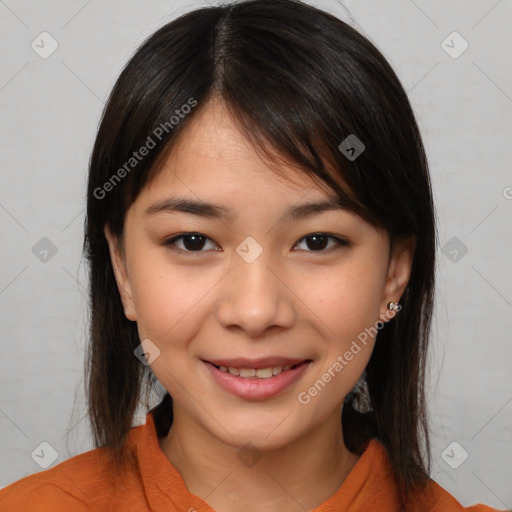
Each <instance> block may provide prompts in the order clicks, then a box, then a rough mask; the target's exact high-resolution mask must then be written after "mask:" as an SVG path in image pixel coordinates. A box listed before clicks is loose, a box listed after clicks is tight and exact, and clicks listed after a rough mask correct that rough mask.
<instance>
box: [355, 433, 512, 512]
mask: <svg viewBox="0 0 512 512" xmlns="http://www.w3.org/2000/svg"><path fill="white" fill-rule="evenodd" d="M365 454H367V455H368V456H369V457H368V459H371V460H369V462H370V463H371V466H372V469H373V470H374V472H375V470H378V471H377V472H378V474H379V478H380V475H381V474H382V471H381V470H385V471H384V474H386V475H388V476H389V478H388V480H386V482H387V485H389V486H392V487H394V489H395V491H396V490H397V489H398V485H397V482H396V479H395V477H394V475H393V476H391V474H392V473H393V471H392V469H391V464H390V461H389V455H388V452H387V448H386V447H385V445H384V444H383V443H382V441H381V440H380V439H378V438H376V437H375V438H373V439H372V440H371V441H370V443H369V445H368V447H367V452H365ZM395 496H397V495H395ZM406 510H407V512H463V511H466V512H507V511H500V510H499V509H495V508H491V507H489V506H487V505H483V504H476V505H472V506H470V507H464V506H463V505H462V504H461V503H460V502H459V501H457V499H456V498H455V497H454V496H452V495H451V494H450V493H449V492H448V491H447V490H446V489H444V488H443V487H441V486H440V485H439V484H438V483H437V482H435V481H434V480H432V479H431V480H429V481H428V483H427V485H426V487H425V488H424V489H423V490H421V491H417V492H414V493H412V495H411V496H410V498H409V500H408V503H407V505H406ZM509 512H510V511H509Z"/></svg>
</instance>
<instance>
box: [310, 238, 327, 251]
mask: <svg viewBox="0 0 512 512" xmlns="http://www.w3.org/2000/svg"><path fill="white" fill-rule="evenodd" d="M308 240H314V241H315V242H314V243H313V244H310V243H309V242H307V246H308V248H309V249H323V248H324V247H325V246H326V240H327V237H326V236H323V235H311V236H309V237H308ZM319 240H322V241H323V243H322V242H320V243H318V241H319Z"/></svg>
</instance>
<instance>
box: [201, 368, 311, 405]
mask: <svg viewBox="0 0 512 512" xmlns="http://www.w3.org/2000/svg"><path fill="white" fill-rule="evenodd" d="M231 361H235V360H231ZM237 361H240V360H237ZM244 361H245V362H244V364H243V365H242V366H231V365H232V364H233V362H230V363H229V364H219V363H220V362H221V361H205V360H204V359H203V360H202V362H203V364H204V365H205V367H206V369H207V370H208V373H209V374H210V375H211V377H213V382H215V383H216V384H217V385H218V386H219V387H220V388H221V389H223V390H224V391H227V392H228V393H229V394H231V395H235V396H237V397H239V398H242V399H245V400H266V399H269V398H272V397H274V396H276V395H278V394H280V393H281V392H283V391H284V390H286V389H287V388H290V387H291V386H292V385H293V384H294V383H296V382H297V381H298V380H299V379H301V378H302V377H303V376H304V374H305V373H306V372H307V371H308V368H309V367H310V366H311V365H312V363H313V360H312V359H301V360H297V359H295V360H289V359H288V360H286V361H284V360H283V358H281V359H280V361H281V362H285V363H286V364H276V363H275V361H277V360H276V359H275V358H274V359H273V361H274V364H273V365H269V364H268V362H263V360H259V361H258V362H253V364H252V365H251V364H248V363H247V362H246V361H247V360H244ZM266 361H268V360H266ZM290 361H291V362H290ZM222 362H228V361H227V360H224V361H222ZM244 365H245V366H244ZM255 366H257V367H255Z"/></svg>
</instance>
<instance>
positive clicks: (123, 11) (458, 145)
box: [0, 0, 512, 508]
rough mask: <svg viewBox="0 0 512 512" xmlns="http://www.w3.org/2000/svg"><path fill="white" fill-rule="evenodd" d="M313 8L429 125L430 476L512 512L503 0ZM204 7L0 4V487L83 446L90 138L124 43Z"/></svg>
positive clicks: (363, 1) (509, 85)
mask: <svg viewBox="0 0 512 512" xmlns="http://www.w3.org/2000/svg"><path fill="white" fill-rule="evenodd" d="M210 3H211V4H213V3H214V2H210ZM311 3H314V4H315V5H317V6H319V7H322V8H324V9H326V10H328V11H330V12H332V13H334V14H336V15H338V16H339V17H341V18H342V19H345V20H349V18H350V16H349V15H348V14H347V10H348V11H349V12H350V15H351V16H352V18H353V19H352V20H351V23H352V24H354V25H355V26H356V28H358V29H359V30H360V31H362V32H363V33H364V34H365V35H366V36H367V37H369V38H370V39H371V40H372V41H373V42H374V43H376V44H377V46H378V47H379V48H380V49H381V50H382V52H383V53H384V54H385V56H386V57H387V58H388V59H389V60H390V61H391V63H392V65H393V66H394V67H395V69H396V70H397V72H398V74H399V76H400V78H401V80H402V83H403V84H404V86H405V88H406V89H407V90H408V91H409V94H410V98H411V101H412V103H413V107H414V109H415V111H416V113H417V116H418V120H419V123H420V127H421V129H422V132H423V134H424V141H425V144H426V148H427V152H428V157H429V161H430V165H431V172H432V181H433V189H434V195H435V200H436V202H437V208H438V215H439V234H440V242H441V248H440V251H439V261H438V269H439V279H438V288H437V301H436V310H435V318H434V332H433V344H432V351H431V378H430V383H429V398H430V408H431V413H432V429H431V431H432V444H433V458H434V468H433V473H432V476H433V478H434V479H435V480H436V481H437V482H438V483H439V484H440V485H441V486H443V487H445V488H446V489H447V490H448V491H449V492H450V493H452V494H453V495H454V496H455V497H456V498H457V499H459V500H460V501H461V503H462V504H463V505H466V506H468V505H469V504H472V503H476V502H483V503H486V504H488V505H491V506H494V507H496V508H512V487H511V485H510V482H511V481H512V421H511V420H512V382H511V380H512V379H511V377H510V364H511V361H512V338H511V335H510V333H511V331H512V265H511V260H512V243H511V238H510V233H511V230H510V226H511V220H512V173H511V172H510V155H509V153H508V151H507V149H508V148H509V147H510V136H511V133H512V115H511V113H512V99H511V96H512V76H511V69H510V65H507V64H506V62H507V60H509V58H508V57H506V55H509V54H510V48H511V47H512V46H511V43H512V41H511V39H512V34H511V30H510V27H511V19H512V5H511V2H510V1H507V0H501V1H496V0H481V1H473V2H468V1H463V0H460V1H451V2H446V1H442V0H435V1H430V2H427V1H426V0H416V1H414V2H413V1H412V0H392V1H386V2H380V1H377V0H359V1H355V0H354V1H346V2H344V4H345V7H346V9H347V10H345V9H344V8H342V7H341V6H340V5H339V4H338V3H337V2H335V1H327V0H326V1H318V2H311ZM205 4H206V2H188V1H186V0H182V1H179V2H171V1H162V0H160V1H157V0H155V1H141V0H140V1H137V0H129V1H124V2H122V3H121V2H115V1H113V0H108V1H99V0H90V1H83V0H80V1H69V0H68V1H64V0H53V1H44V2H43V1H35V0H32V1H23V0H6V1H0V39H1V47H0V52H1V63H2V65H1V68H0V109H1V116H0V154H1V165H0V229H1V239H2V242H1V249H0V260H1V268H0V325H1V331H0V336H1V348H2V357H1V358H0V383H1V389H0V447H1V455H0V460H1V469H0V486H5V485H7V484H8V483H10V482H12V481H14V480H16V479H18V478H21V477H23V476H25V475H28V474H30V473H34V472H36V471H40V470H41V468H42V466H41V464H43V465H44V464H45V463H46V464H48V463H50V462H51V466H53V465H55V464H58V463H59V462H61V461H63V460H65V459H67V458H69V457H71V456H73V455H76V454H78V453H81V452H83V451H86V450H89V449H91V448H92V447H93V446H92V442H91V438H90V431H89V426H88V422H87V420H86V419H85V416H84V415H85V408H84V404H85V401H84V393H83V379H82V365H83V354H84V347H85V342H86V336H87V328H86V326H87V292H86V285H87V281H86V278H85V276H86V274H85V265H84V261H83V260H82V259H81V247H82V230H83V220H84V205H85V202H84V201H85V184H86V173H87V163H88V159H89V155H90V151H91V148H92V144H93V140H94V136H95V131H96V129H97V125H98V121H99V118H100V114H101V111H102V108H103V105H104V102H105V100H106V98H107V95H108V93H109V92H110V90H111V88H112V86H113V84H114V82H115V80H116V78H117V76H118V74H119V72H120V71H121V68H122V66H123V65H124V64H125V62H126V61H127V59H128V58H129V57H130V55H131V53H132V52H133V50H134V49H135V48H136V47H137V46H138V45H139V44H140V43H141V42H142V41H143V39H144V38H145V37H146V36H148V35H149V34H151V33H152V32H154V31H155V30H156V29H157V28H158V27H160V26H161V25H163V24H164V23H166V22H168V21H170V20H171V19H172V18H174V17H176V16H177V15H179V14H181V13H183V12H186V11H189V10H191V9H193V8H195V7H199V6H201V5H205ZM43 31H47V32H49V34H51V36H52V37H53V38H54V39H55V40H56V41H57V43H58V48H57V50H56V51H55V52H54V53H53V54H52V55H50V56H49V57H48V58H46V59H43V58H42V57H41V56H40V55H39V54H38V53H36V51H34V50H33V49H32V47H31V43H32V41H34V40H35V43H34V44H36V43H38V44H39V46H40V47H41V46H42V45H43V43H41V38H40V37H38V36H39V34H41V32H43ZM454 31H457V32H458V33H459V34H460V36H461V37H462V38H463V39H461V38H460V37H459V36H457V35H455V36H453V35H452V36H450V37H448V36H449V35H450V34H451V33H452V32H454ZM447 37H448V39H447ZM464 40H465V41H467V43H468V44H469V47H468V48H467V50H466V51H465V52H463V53H462V54H461V55H460V56H457V58H454V56H456V55H457V54H458V53H459V52H460V50H462V49H463V48H464ZM443 41H445V43H442V42H443ZM44 45H45V49H46V50H48V48H50V41H49V40H48V39H45V42H44ZM40 51H41V50H40ZM450 54H451V55H450ZM43 237H47V238H48V239H49V240H51V243H52V244H53V245H54V246H55V248H56V250H57V252H56V253H55V254H53V253H52V250H51V247H50V246H49V243H48V241H46V240H43V241H40V240H41V238H43ZM36 244H39V245H36ZM34 246H35V247H36V248H35V249H33V248H34ZM49 247H50V248H49ZM45 249H46V250H49V252H48V253H44V252H42V251H44V250H45ZM54 250H55V249H54ZM466 250H467V253H465V251H466ZM141 414H142V416H140V417H143V414H144V411H142V412H141ZM68 431H69V435H67V432H68ZM42 442H46V443H49V445H50V447H49V446H48V445H42V446H41V443H42ZM454 442H455V443H457V444H451V443H454ZM53 450H55V456H56V459H55V460H54V461H52V459H53V457H52V455H53V454H54V452H53ZM463 450H464V451H463ZM465 452H467V454H468V457H467V459H466V460H464V461H463V456H464V454H465ZM38 454H39V457H38V456H37V455H38ZM462 461H463V462H462ZM461 462H462V463H461ZM459 464H460V465H459ZM457 465H458V467H456V468H455V467H454V466H457Z"/></svg>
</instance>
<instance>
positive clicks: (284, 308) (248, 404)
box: [105, 99, 414, 512]
mask: <svg viewBox="0 0 512 512" xmlns="http://www.w3.org/2000/svg"><path fill="white" fill-rule="evenodd" d="M281 165H282V168H283V169H285V170H286V171H287V175H288V176H289V177H290V178H293V183H292V182H291V181H290V180H289V179H284V178H282V177H280V176H279V175H277V174H276V173H274V172H273V171H272V170H271V169H270V168H269V166H268V164H266V163H265V161H264V160H263V159H262V158H261V156H260V155H259V154H258V153H257V152H256V151H255V149H254V147H253V146H252V145H251V144H250V142H248V140H246V139H245V138H244V136H243V135H242V133H241V132H240V131H239V130H238V128H237V126H236V124H235V123H234V121H233V120H232V118H231V117H230V115H229V113H228V111H227V109H226V107H225V106H224V105H223V104H222V103H221V102H220V101H218V100H215V99H214V100H211V101H210V102H209V103H208V104H206V105H205V106H203V108H202V110H201V111H199V112H197V117H195V118H193V119H191V123H190V124H189V125H188V126H187V127H186V129H185V130H184V131H183V132H181V134H180V136H179V138H178V139H177V142H176V145H175V147H174V148H173V150H172V151H171V153H170V154H169V157H168V159H167V161H166V163H165V166H164V167H163V169H162V171H161V172H160V173H159V174H158V175H157V176H156V178H155V179H154V180H153V181H152V182H151V183H150V184H149V185H147V186H146V187H145V188H144V189H143V190H142V191H141V194H140V195H139V197H138V198H137V200H136V201H135V202H134V203H133V205H132V206H131V207H130V209H129V210H128V212H127V216H126V220H125V231H124V235H123V241H122V242H123V243H122V244H121V246H120V245H119V244H118V243H117V239H116V238H115V237H113V236H112V235H111V234H110V231H109V229H108V226H107V227H106V229H105V236H106V237H107V240H108V242H109V246H110V253H111V257H112V261H113V264H114V268H115V273H116V279H117V284H118V288H119V293H120V294H121V297H122V300H123V305H124V308H125V314H126V316H127V318H129V319H130V320H132V321H136V322H137V325H138V330H139V335H140V339H141V340H145V339H150V340H151V342H152V343H154V344H155V345H156V346H157V347H158V349H159V350H160V355H159V356H158V357H157V358H156V359H155V360H154V362H153V363H152V364H151V368H152V370H153V372H154V373H155V375H156V376H157V378H158V380H159V381H160V382H161V383H162V385H163V386H165V388H166V389H167V390H168V391H169V392H170V394H171V396H172V397H173V406H174V421H173V424H172V427H171V429H170V431H169V434H168V435H167V437H165V438H163V439H161V440H160V447H161V449H162V451H163V452H164V453H165V455H166V456H167V458H168V459H169V460H170V461H171V462H172V464H173V465H174V466H175V467H176V468H177V470H178V471H179V472H180V473H181V475H182V477H183V479H184V482H185V484H186V485H187V487H188V489H189V490H190V492H192V493H193V494H196V495H197V496H199V497H202V498H203V499H204V500H205V501H206V502H207V503H208V504H210V506H211V507H212V508H214V509H215V510H216V511H219V512H235V511H237V512H238V511H239V510H245V511H246V512H261V511H270V510H272V511H275V510H287V511H292V512H293V511H301V512H303V511H304V510H312V509H313V508H315V507H318V506H319V505H320V504H322V503H323V502H324V501H326V500H327V499H328V498H329V497H330V496H332V494H334V493H335V492H336V491H337V490H338V488H339V487H340V486H341V484H342V483H343V481H344V480H345V478H346V476H347V475H348V473H349V472H350V470H351V469H352V468H353V467H354V465H355V464H356V462H357V460H358V459H359V457H358V456H357V455H355V454H352V453H351V452H350V451H349V450H348V449H347V448H346V447H345V444H344V441H343V432H342V426H341V411H342V406H343V399H344V398H345V396H346V395H347V394H348V393H349V391H350V390H351V389H352V388H353V386H354V385H355V384H356V382H357V381H358V379H359V377H360V376H361V374H362V372H363V371H364V369H365V367H366V364H367V363H368V361H369V358H370V356H371V352H372V350H373V346H374V343H375V339H374V338H372V337H371V336H370V337H369V339H368V341H367V343H366V345H364V344H362V343H359V345H360V347H361V350H360V351H359V352H358V353H357V354H356V355H354V357H353V359H352V360H351V361H349V362H348V364H347V365H346V366H344V368H343V370H342V371H340V372H339V373H336V376H335V377H334V378H332V379H331V381H330V382H329V383H328V384H327V385H326V386H325V388H324V389H322V390H321V391H320V392H319V393H318V394H317V395H316V396H315V397H312V398H311V400H310V401H309V403H307V404H303V403H300V402H299V400H298V398H297V397H298V394H299V393H300V392H304V391H307V390H308V388H310V387H311V386H312V385H313V383H315V382H316V381H317V380H318V379H320V378H321V376H322V374H324V373H325V372H326V371H327V369H328V368H329V367H332V365H333V363H334V362H335V361H336V360H337V357H338V356H339V355H343V354H344V353H345V352H346V351H347V350H349V348H350V346H351V344H352V342H353V341H354V340H356V339H357V336H358V334H360V333H361V332H362V331H364V329H365V328H369V327H371V326H375V323H376V322H377V321H379V320H384V319H385V321H389V320H390V319H391V318H392V316H393V315H394V314H399V313H394V312H390V311H389V310H387V307H386V306H387V303H388V302H390V301H398V300H399V299H400V297H401V295H402V293H403V292H404V290H405V287H406V286H407V283H408V280H409V277H410V271H411V265H412V258H413V254H414V244H413V243H412V241H411V240H405V241H403V243H400V244H397V245H396V247H394V248H393V252H392V254H391V255H390V247H389V237H388V234H387V233H386V232H385V231H380V230H377V229H376V228H375V227H373V226H371V225H369V224H367V223H366V222H365V221H363V220H362V219H361V218H360V217H358V216H357V215H355V214H353V213H351V212H348V211H344V210H334V211H327V212H321V213H317V214H315V215H314V216H312V217H310V218H306V219H300V220H293V221H284V220H283V219H282V217H283V212H284V211H285V210H286V208H287V207H288V206H292V205H295V204H297V203H303V202H309V201H313V200H317V199H326V198H327V197H328V195H330V193H329V190H328V189H326V188H325V187H323V188H322V187H321V186H320V185H319V184H318V183H315V182H313V181H312V179H311V178H309V177H308V176H306V175H305V174H303V173H300V172H297V170H296V169H294V168H293V167H292V166H291V165H288V166H286V164H284V163H282V164H281ZM174 196H185V197H187V198H191V199H194V200H197V199H200V200H203V201H208V202H214V203H220V204H222V205H225V206H227V207H230V208H232V209H233V211H234V213H235V214H236V218H235V219H223V220H219V219H206V218H201V217H199V216H196V215H192V214H187V213H169V212H161V213H158V214H155V215H151V216H145V215H144V211H145V210H146V208H148V207H149V206H150V205H152V204H154V203H156V202H158V201H161V200H163V199H167V198H169V197H174ZM192 231H193V232H199V233H201V234H203V235H205V236H206V237H207V238H206V240H205V242H204V244H203V246H202V247H201V246H200V245H192V244H190V239H189V240H188V242H187V241H186V240H184V239H179V240H178V241H176V242H175V247H176V248H177V249H181V250H183V251H186V250H187V248H188V249H189V252H188V253H183V254H180V253H178V252H176V251H174V250H173V249H172V246H166V245H164V241H165V240H168V239H171V238H172V237H174V236H177V235H179V234H182V233H184V232H192ZM312 233H327V234H329V235H334V236H339V237H340V238H343V239H346V240H347V241H348V242H349V243H350V245H349V246H341V245H340V246H338V245H337V244H336V242H335V241H334V240H333V239H330V238H327V239H326V241H325V246H322V247H321V248H320V249H316V247H317V246H315V244H314V243H311V239H309V243H308V238H304V237H306V235H311V234H312ZM248 236H251V237H253V238H254V239H255V240H256V241H257V243H258V244H259V245H260V246H261V248H262V249H263V252H262V253H261V254H260V256H259V257H258V258H256V260H255V261H253V262H252V263H247V262H246V261H245V260H244V259H242V258H241V257H240V256H239V254H238V253H237V252H236V248H237V247H238V246H239V245H240V244H241V242H242V241H243V240H244V239H245V238H246V237H248ZM194 247H196V248H197V247H198V248H197V249H194ZM331 247H332V249H330V248H331ZM190 248H191V249H190ZM269 355H280V356H289V357H300V358H301V359H312V360H313V363H312V364H311V365H310V367H309V368H308V370H307V371H306V373H305V374H303V376H302V377H301V379H300V380H299V381H297V382H295V383H294V384H293V385H292V386H291V387H289V388H287V389H286V390H285V391H284V392H282V393H280V394H279V395H277V396H275V397H273V398H269V399H265V400H245V399H242V398H239V397H236V396H234V395H231V394H229V393H227V392H225V391H224V390H223V389H222V388H220V387H219V386H218V385H217V384H216V382H215V381H214V380H213V378H212V377H211V375H210V373H209V371H207V368H206V366H205V363H203V362H202V359H209V358H210V359H212V358H221V357H224V358H229V357H236V356H240V357H253V358H256V357H263V356H269ZM248 443H250V445H251V450H253V453H255V454H257V456H261V458H260V459H259V460H258V462H257V463H256V464H254V465H252V466H250V467H249V466H246V465H244V464H243V463H242V462H241V460H240V459H239V457H238V456H237V454H238V453H239V450H240V449H241V448H242V447H244V446H246V445H247V444H248Z"/></svg>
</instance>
